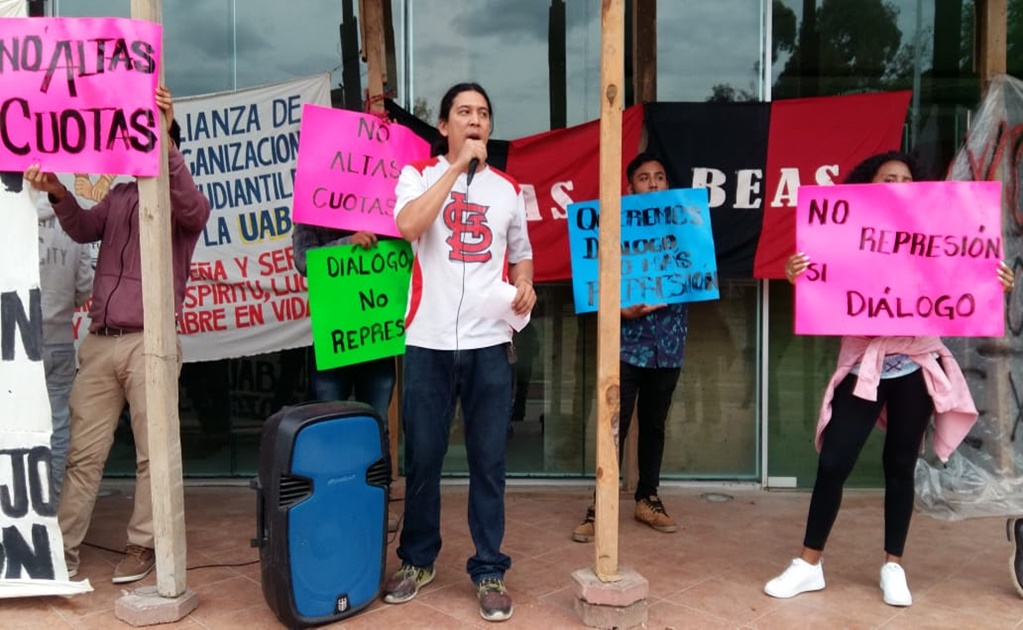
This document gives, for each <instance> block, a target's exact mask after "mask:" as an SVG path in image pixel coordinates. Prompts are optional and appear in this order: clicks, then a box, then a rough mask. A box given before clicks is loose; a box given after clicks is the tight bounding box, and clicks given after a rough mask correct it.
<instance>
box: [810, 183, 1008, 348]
mask: <svg viewBox="0 0 1023 630" xmlns="http://www.w3.org/2000/svg"><path fill="white" fill-rule="evenodd" d="M796 216H797V221H796V241H797V247H798V249H799V251H801V252H803V253H805V254H806V255H807V256H809V258H810V268H809V269H808V270H807V271H806V273H805V274H803V275H802V276H800V277H799V279H798V280H797V281H796V333H797V334H805V335H910V336H918V335H939V336H941V335H948V336H957V337H1001V336H1002V335H1003V334H1004V332H1005V317H1004V310H1005V307H1004V302H1003V300H1004V297H1003V290H1002V285H1001V283H1000V282H999V281H998V277H997V275H996V269H997V267H998V263H999V261H1001V260H1002V228H1001V225H1002V223H1001V184H999V183H997V182H917V183H906V184H874V185H841V186H803V187H802V188H800V189H799V204H798V212H797V215H796Z"/></svg>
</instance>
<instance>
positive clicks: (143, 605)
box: [114, 586, 199, 627]
mask: <svg viewBox="0 0 1023 630" xmlns="http://www.w3.org/2000/svg"><path fill="white" fill-rule="evenodd" d="M198 607H199V596H198V595H197V594H196V593H195V591H193V590H191V589H186V590H185V592H184V593H182V594H181V595H180V596H178V597H174V598H170V597H162V596H161V595H160V591H159V590H157V588H156V587H155V586H143V587H142V588H139V589H136V590H134V591H125V592H124V595H122V596H121V597H120V599H118V600H117V602H116V603H115V604H114V615H115V616H116V617H117V618H118V619H120V620H121V621H123V622H124V623H127V624H130V625H132V626H136V627H138V626H152V625H156V624H159V623H174V622H175V621H180V620H181V619H184V618H185V617H186V616H187V615H188V614H189V613H191V612H192V611H193V610H195V609H196V608H198Z"/></svg>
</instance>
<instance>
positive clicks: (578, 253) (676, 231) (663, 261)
mask: <svg viewBox="0 0 1023 630" xmlns="http://www.w3.org/2000/svg"><path fill="white" fill-rule="evenodd" d="M599 218H600V203H599V202H598V201H584V202H581V203H573V204H571V205H569V206H568V244H569V250H570V251H571V254H572V293H573V295H574V297H575V312H576V313H591V312H594V311H596V310H597V295H598V279H599V278H600V270H599V268H598V258H599V257H598V244H599V242H600V241H599ZM621 238H622V268H621V274H622V307H623V308H624V307H626V306H632V305H633V304H677V303H680V302H701V301H705V300H716V299H718V298H719V297H720V294H719V293H718V274H717V261H716V259H715V257H714V236H713V234H712V233H711V229H710V208H709V206H708V197H707V189H706V188H680V189H676V190H665V191H661V192H656V193H646V194H643V195H628V196H626V197H622V234H621Z"/></svg>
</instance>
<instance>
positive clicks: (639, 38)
mask: <svg viewBox="0 0 1023 630" xmlns="http://www.w3.org/2000/svg"><path fill="white" fill-rule="evenodd" d="M632 12H633V17H632V63H633V66H634V67H633V69H632V81H633V90H634V92H633V94H635V98H636V102H637V103H651V102H653V101H656V100H657V0H632Z"/></svg>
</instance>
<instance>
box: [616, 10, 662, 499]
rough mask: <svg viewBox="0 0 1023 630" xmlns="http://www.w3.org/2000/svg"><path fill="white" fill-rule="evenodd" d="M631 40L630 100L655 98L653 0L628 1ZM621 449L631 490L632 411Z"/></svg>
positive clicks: (635, 429) (634, 460) (635, 469)
mask: <svg viewBox="0 0 1023 630" xmlns="http://www.w3.org/2000/svg"><path fill="white" fill-rule="evenodd" d="M631 39H632V95H633V102H635V103H652V102H654V101H656V100H657V0H632V38H631ZM644 140H645V137H644ZM644 144H645V142H644ZM629 148H630V149H631V148H632V147H629ZM623 450H624V452H623V454H622V461H621V467H622V469H623V470H624V471H625V474H624V477H625V491H626V492H633V493H634V492H635V491H636V486H637V485H638V484H639V420H638V419H637V417H636V413H635V412H633V414H632V421H631V422H630V423H629V435H628V436H627V437H626V439H625V448H624V449H623Z"/></svg>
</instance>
